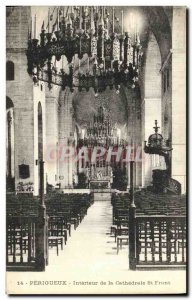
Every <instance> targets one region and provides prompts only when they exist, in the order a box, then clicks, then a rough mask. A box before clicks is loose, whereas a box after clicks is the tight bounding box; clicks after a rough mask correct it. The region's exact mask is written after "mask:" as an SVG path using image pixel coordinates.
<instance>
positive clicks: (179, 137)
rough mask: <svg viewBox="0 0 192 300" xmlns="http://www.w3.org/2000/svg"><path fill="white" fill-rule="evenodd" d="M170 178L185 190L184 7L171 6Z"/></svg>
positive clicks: (183, 191)
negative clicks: (171, 148) (171, 149)
mask: <svg viewBox="0 0 192 300" xmlns="http://www.w3.org/2000/svg"><path fill="white" fill-rule="evenodd" d="M172 147H173V151H172V178H174V179H176V180H178V181H179V182H180V183H181V185H182V193H185V191H186V8H184V7H174V8H173V22H172Z"/></svg>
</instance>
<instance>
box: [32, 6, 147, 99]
mask: <svg viewBox="0 0 192 300" xmlns="http://www.w3.org/2000/svg"><path fill="white" fill-rule="evenodd" d="M65 9H66V8H65ZM65 9H64V8H63V9H61V8H58V9H57V18H56V25H57V29H56V30H55V28H54V30H53V31H50V24H49V22H50V12H48V25H47V27H48V32H47V31H46V30H45V27H44V22H43V25H42V28H41V34H40V41H39V40H38V39H37V38H36V18H35V23H34V36H33V37H32V29H31V31H30V32H29V40H28V49H27V59H28V72H29V74H30V75H32V77H33V80H34V82H35V83H37V81H38V80H43V81H46V82H48V86H49V88H51V87H52V85H53V84H56V85H59V86H62V88H63V89H65V88H66V87H67V86H68V87H69V88H70V89H71V91H73V89H74V87H78V88H79V91H81V90H82V89H85V90H87V91H88V90H89V88H90V87H93V88H94V90H95V94H96V95H97V93H98V92H102V91H103V90H105V89H106V87H107V86H109V87H110V88H113V87H115V88H116V90H117V93H118V92H119V87H120V84H121V83H123V84H124V85H126V86H128V87H132V88H134V87H135V82H136V81H137V80H138V75H139V67H140V62H141V55H142V53H141V51H140V50H141V45H140V40H139V35H138V32H136V33H135V37H134V41H133V42H132V41H131V38H130V36H129V34H128V32H125V33H124V32H123V11H122V12H121V19H122V24H121V33H117V32H115V31H116V29H115V19H116V21H118V22H119V20H118V18H115V9H114V8H113V9H112V13H110V12H109V9H106V8H105V9H104V8H103V7H88V6H86V7H71V12H69V8H67V10H66V12H65ZM110 16H111V17H112V21H111V22H110ZM54 27H55V26H54ZM84 54H87V56H88V71H87V72H86V73H85V74H82V73H81V72H82V70H80V65H81V60H82V58H83V56H84ZM64 56H65V57H66V58H67V61H68V64H69V73H68V72H65V71H64V67H63V66H62V68H61V70H60V71H59V72H58V71H57V70H55V67H54V66H53V64H52V58H53V57H55V58H56V60H57V61H60V60H61V59H62V58H63V57H64ZM77 59H79V73H78V74H77V75H76V73H75V70H74V62H75V61H76V60H77ZM74 77H76V78H74Z"/></svg>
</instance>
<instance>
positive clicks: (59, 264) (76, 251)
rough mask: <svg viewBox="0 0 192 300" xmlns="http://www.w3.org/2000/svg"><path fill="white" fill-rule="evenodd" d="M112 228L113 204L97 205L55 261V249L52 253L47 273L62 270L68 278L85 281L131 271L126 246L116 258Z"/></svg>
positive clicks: (94, 205) (73, 232) (95, 204)
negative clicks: (77, 276)
mask: <svg viewBox="0 0 192 300" xmlns="http://www.w3.org/2000/svg"><path fill="white" fill-rule="evenodd" d="M111 224H112V206H111V203H110V201H96V202H94V204H93V205H92V206H91V207H90V208H89V209H88V213H87V215H86V216H85V218H84V219H83V221H82V222H81V224H80V225H79V226H78V228H77V229H76V230H73V231H72V236H71V237H70V238H69V240H68V241H67V245H66V246H65V247H64V250H63V251H61V250H60V251H59V256H58V257H55V249H51V251H50V252H51V255H50V263H49V266H48V267H47V269H48V268H50V269H53V265H54V268H56V269H57V271H58V269H62V271H63V273H64V274H67V277H68V276H71V275H72V276H73V277H74V275H75V274H76V275H78V274H79V275H80V276H81V277H82V276H84V279H85V280H86V279H87V278H90V277H98V276H99V277H101V274H103V275H104V273H106V274H108V275H109V274H110V272H115V273H116V272H118V271H122V270H124V271H125V270H128V254H127V246H125V247H124V249H123V250H121V251H120V252H119V254H118V255H117V249H116V243H115V238H114V236H110V227H111ZM125 248H126V249H125ZM125 251H126V253H125ZM123 254H124V255H123ZM81 279H83V278H81Z"/></svg>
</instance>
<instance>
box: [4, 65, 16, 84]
mask: <svg viewBox="0 0 192 300" xmlns="http://www.w3.org/2000/svg"><path fill="white" fill-rule="evenodd" d="M14 79H15V66H14V63H13V62H12V61H7V63H6V80H14Z"/></svg>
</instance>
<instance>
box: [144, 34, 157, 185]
mask: <svg viewBox="0 0 192 300" xmlns="http://www.w3.org/2000/svg"><path fill="white" fill-rule="evenodd" d="M160 68H161V55H160V51H159V46H158V44H157V41H156V39H155V36H154V34H153V33H151V34H150V36H149V43H148V48H147V52H146V62H145V72H144V73H145V75H144V95H143V102H142V142H143V143H144V141H147V140H148V137H149V135H151V134H152V133H154V129H153V126H154V124H155V123H154V121H155V120H157V121H158V124H159V126H160V127H161V73H160ZM160 132H161V128H160V130H159V133H160ZM142 147H144V145H142ZM151 181H152V156H151V155H149V154H145V153H144V151H143V164H142V186H143V187H146V186H148V185H151Z"/></svg>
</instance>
